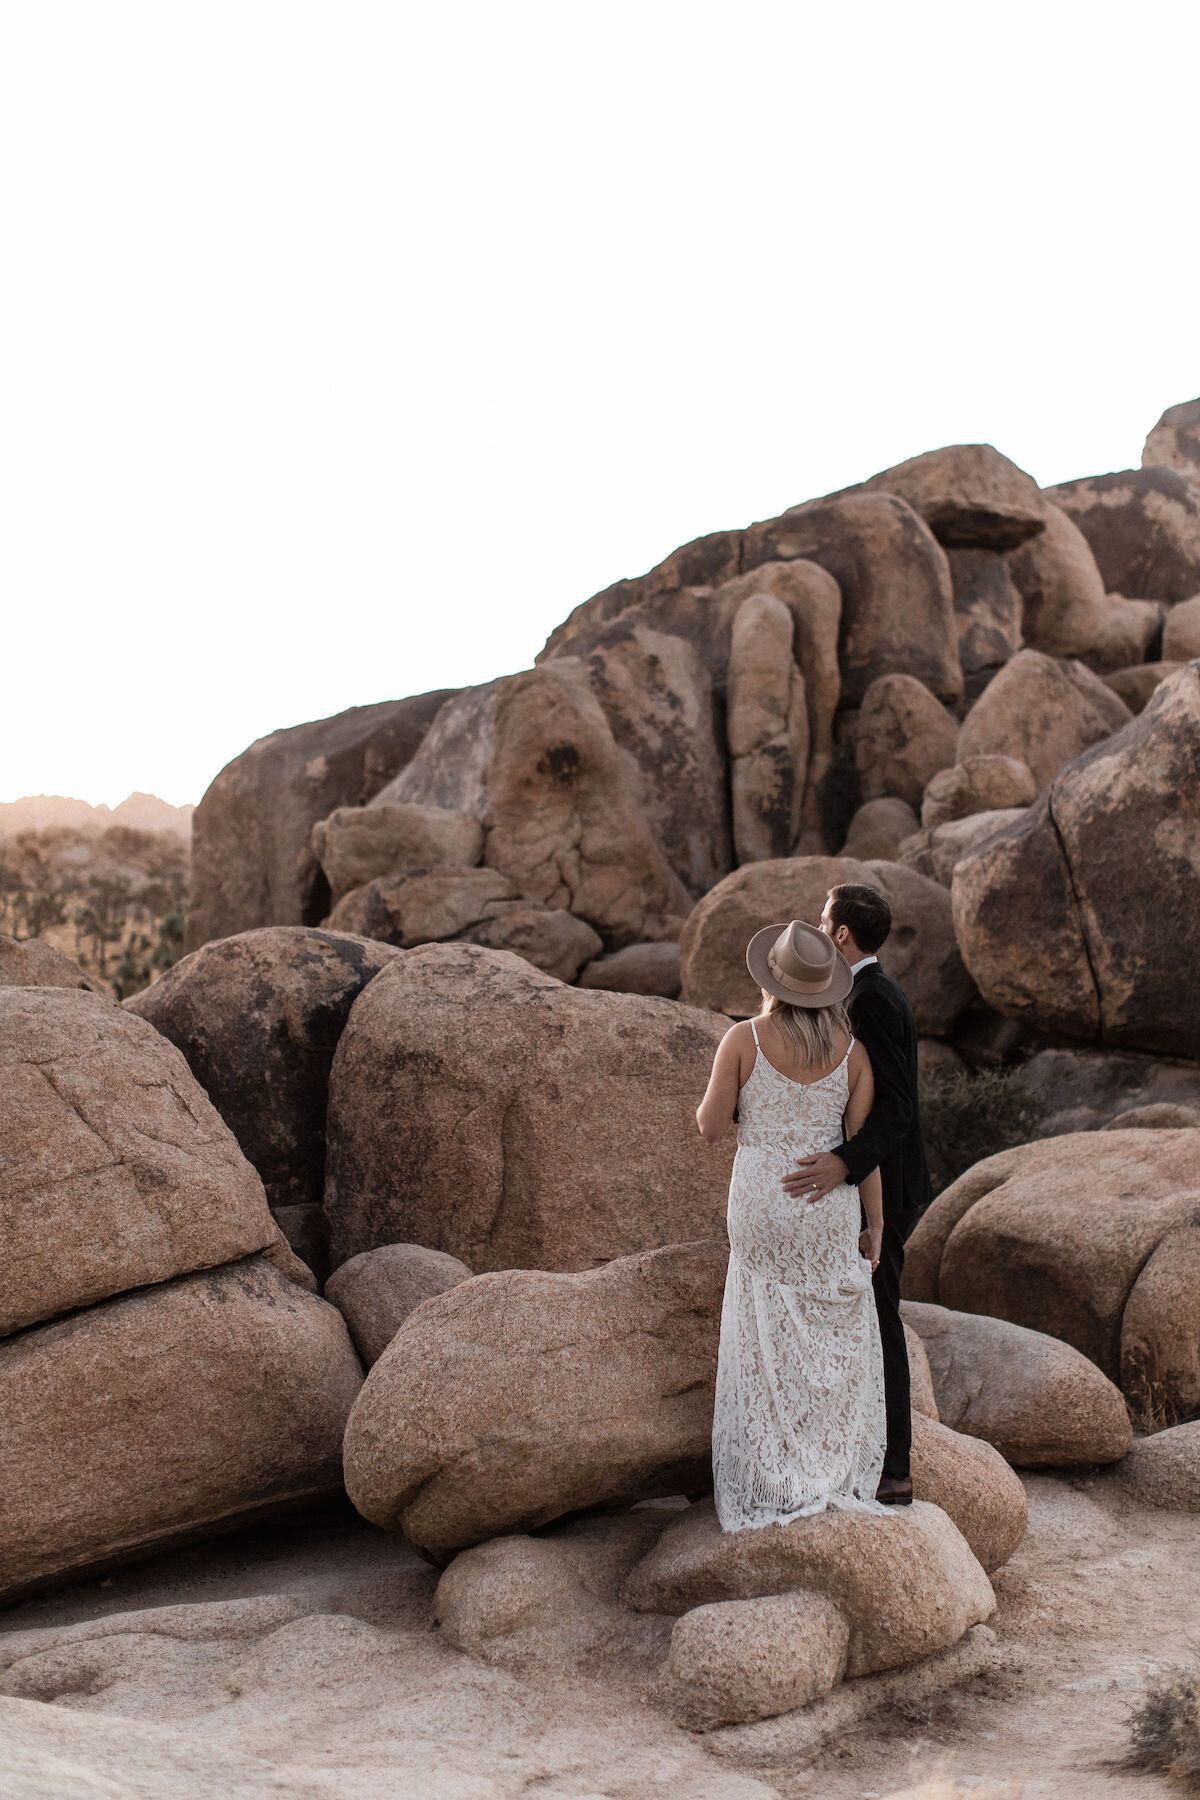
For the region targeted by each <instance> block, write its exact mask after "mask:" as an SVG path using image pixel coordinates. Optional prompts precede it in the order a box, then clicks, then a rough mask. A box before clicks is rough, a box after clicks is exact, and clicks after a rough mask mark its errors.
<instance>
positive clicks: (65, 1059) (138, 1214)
mask: <svg viewBox="0 0 1200 1800" xmlns="http://www.w3.org/2000/svg"><path fill="white" fill-rule="evenodd" d="M0 1088H2V1090H3V1094H4V1104H3V1107H0V1171H2V1175H3V1179H2V1181H0V1234H2V1236H3V1240H4V1243H5V1247H6V1248H5V1254H4V1256H3V1257H2V1258H0V1335H3V1334H5V1333H8V1332H12V1331H16V1330H18V1329H19V1328H20V1327H22V1326H27V1325H31V1324H33V1323H34V1322H35V1321H37V1320H40V1319H48V1318H50V1317H52V1316H53V1315H54V1314H56V1313H64V1312H67V1311H69V1310H70V1309H71V1308H74V1307H81V1306H88V1305H90V1304H91V1303H92V1302H93V1301H96V1300H102V1299H105V1298H106V1297H108V1296H109V1295H112V1294H119V1293H121V1292H122V1291H123V1290H124V1289H126V1288H133V1287H142V1286H147V1285H149V1284H151V1283H155V1282H163V1281H168V1280H170V1279H171V1277H172V1276H176V1275H182V1274H186V1273H187V1272H188V1271H189V1270H193V1269H203V1268H209V1267H211V1266H213V1265H214V1264H217V1263H223V1262H228V1261H231V1260H233V1259H234V1258H236V1257H242V1256H248V1255H250V1254H252V1253H253V1252H254V1251H258V1250H263V1249H265V1248H267V1247H268V1246H270V1245H272V1244H273V1243H274V1242H275V1241H276V1240H277V1238H278V1235H279V1234H278V1232H277V1230H276V1227H275V1225H274V1223H273V1222H272V1219H271V1216H270V1213H269V1212H268V1210H267V1206H266V1201H265V1198H264V1196H263V1190H262V1183H261V1182H260V1181H259V1179H258V1176H257V1175H256V1174H255V1172H254V1170H253V1169H252V1168H251V1167H250V1165H249V1163H248V1162H247V1161H246V1159H245V1158H244V1156H243V1155H242V1153H241V1151H240V1150H239V1149H238V1146H237V1143H236V1142H235V1140H234V1137H233V1134H232V1132H231V1131H230V1130H229V1129H228V1127H227V1126H226V1125H225V1124H223V1123H222V1120H221V1118H220V1117H219V1115H218V1113H217V1112H216V1110H215V1109H214V1107H213V1106H212V1105H211V1104H210V1102H209V1100H208V1098H207V1096H206V1095H205V1093H204V1091H203V1089H202V1088H200V1087H199V1086H198V1084H197V1082H196V1081H195V1079H194V1078H193V1076H192V1074H191V1072H190V1070H189V1069H188V1066H187V1064H186V1063H185V1062H184V1059H183V1057H182V1056H181V1055H180V1054H179V1052H178V1050H176V1049H175V1048H174V1047H173V1046H172V1045H171V1044H169V1043H168V1042H167V1040H166V1039H165V1038H163V1037H160V1036H159V1034H158V1032H156V1031H155V1030H154V1029H153V1028H152V1026H150V1025H148V1024H147V1023H146V1022H145V1021H144V1020H142V1019H135V1018H132V1017H130V1015H129V1014H128V1013H126V1012H123V1011H122V1010H121V1009H120V1008H119V1007H116V1006H114V1005H113V1004H112V1003H111V1001H108V1000H105V999H103V998H101V997H100V996H98V995H93V994H89V993H83V992H79V991H75V990H70V989H66V988H0Z"/></svg>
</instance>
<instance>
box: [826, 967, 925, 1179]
mask: <svg viewBox="0 0 1200 1800" xmlns="http://www.w3.org/2000/svg"><path fill="white" fill-rule="evenodd" d="M905 1027H906V1022H905V1020H904V1018H903V1015H902V1014H901V1013H900V1012H899V1011H898V1009H897V1008H896V1007H895V1006H894V1005H893V1004H892V1002H891V1001H890V1000H889V999H888V998H887V996H886V995H884V994H864V995H863V996H862V999H861V1000H860V1002H859V1004H858V1005H857V1006H856V1007H855V1009H854V1030H855V1036H856V1037H857V1038H858V1041H859V1043H860V1044H861V1045H862V1046H863V1049H864V1050H865V1051H866V1053H867V1055H868V1056H869V1057H870V1059H871V1069H872V1072H873V1073H874V1076H875V1104H874V1106H873V1107H872V1108H871V1111H870V1113H869V1115H868V1117H867V1121H866V1123H865V1124H864V1125H863V1127H862V1129H861V1130H860V1131H856V1132H855V1134H854V1136H853V1137H852V1138H851V1139H850V1140H849V1142H848V1143H845V1144H843V1145H841V1147H840V1148H839V1150H838V1151H837V1155H838V1156H839V1157H840V1158H841V1160H842V1162H843V1163H845V1165H846V1179H847V1180H848V1181H850V1182H853V1184H854V1186H855V1187H857V1186H858V1185H859V1184H860V1182H862V1181H863V1180H864V1179H865V1177H866V1176H868V1175H869V1174H870V1173H871V1170H872V1169H877V1168H878V1167H879V1165H880V1163H881V1162H882V1161H883V1159H884V1157H885V1156H887V1154H888V1152H889V1151H891V1150H894V1149H895V1148H896V1146H897V1145H898V1144H899V1143H900V1142H901V1140H902V1139H903V1137H904V1136H905V1134H906V1133H907V1131H908V1130H909V1128H910V1127H911V1125H912V1122H913V1115H914V1113H915V1111H916V1105H915V1100H914V1096H913V1092H912V1087H911V1084H910V1080H909V1072H908V1059H907V1057H906V1055H905V1039H906V1037H907V1035H908V1034H907V1030H906V1028H905Z"/></svg>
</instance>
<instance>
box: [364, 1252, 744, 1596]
mask: <svg viewBox="0 0 1200 1800" xmlns="http://www.w3.org/2000/svg"><path fill="white" fill-rule="evenodd" d="M725 1261H726V1253H725V1247H724V1245H723V1244H720V1243H701V1244H680V1245H675V1246H673V1247H671V1248H670V1249H665V1250H659V1251H655V1252H652V1253H650V1254H648V1255H645V1256H630V1257H622V1258H618V1259H617V1260H616V1261H614V1262H611V1263H609V1264H607V1265H606V1266H605V1267H604V1268H600V1269H593V1270H589V1271H588V1272H587V1273H586V1274H581V1275H550V1274H545V1273H541V1272H539V1271H536V1270H522V1269H512V1270H507V1271H505V1272H503V1273H498V1274H492V1275H481V1276H478V1277H476V1279H475V1280H473V1281H464V1282H462V1283H461V1284H460V1285H458V1286H456V1287H454V1288H451V1289H450V1290H449V1292H447V1293H444V1294H441V1295H438V1296H436V1297H435V1298H432V1299H428V1300H426V1301H425V1303H424V1305H423V1306H421V1307H419V1308H418V1309H417V1311H416V1312H414V1313H412V1314H410V1315H409V1317H408V1318H407V1319H406V1320H405V1321H404V1323H403V1324H402V1325H401V1326H400V1329H399V1331H398V1332H397V1333H396V1335H395V1337H393V1339H392V1341H391V1343H390V1344H389V1345H388V1347H387V1349H386V1350H385V1351H384V1352H383V1355H382V1356H381V1357H380V1358H379V1361H378V1362H377V1363H376V1364H375V1366H374V1368H373V1369H372V1370H371V1373H370V1375H369V1376H368V1377H367V1381H366V1383H365V1385H364V1387H363V1390H362V1393H361V1395H360V1396H359V1399H358V1401H357V1402H356V1404H355V1407H354V1411H353V1413H352V1414H351V1416H350V1422H349V1425H348V1426H347V1430H346V1443H345V1470H346V1486H347V1490H348V1492H349V1494H350V1497H351V1499H352V1500H353V1501H354V1504H355V1505H356V1506H357V1507H358V1509H359V1511H360V1512H361V1513H363V1514H364V1515H365V1516H366V1517H367V1518H368V1519H371V1520H372V1521H373V1522H374V1523H375V1524H377V1525H382V1526H384V1527H385V1528H387V1529H389V1530H400V1531H403V1532H404V1533H405V1535H406V1536H407V1537H408V1538H409V1539H410V1540H411V1542H412V1543H414V1544H415V1545H416V1546H417V1548H418V1549H419V1550H421V1551H422V1552H423V1553H424V1554H425V1555H427V1556H429V1557H430V1558H432V1559H433V1560H434V1561H440V1562H445V1561H447V1560H448V1559H449V1557H450V1556H451V1555H452V1554H453V1553H454V1552H455V1551H457V1550H461V1549H464V1548H465V1547H466V1546H467V1545H470V1544H477V1543H480V1542H482V1540H483V1539H485V1538H490V1537H496V1536H498V1535H500V1534H502V1533H507V1532H523V1531H529V1530H531V1529H533V1528H534V1527H535V1526H538V1525H544V1524H546V1523H547V1522H548V1521H550V1520H552V1519H556V1518H560V1517H561V1516H562V1515H563V1514H564V1513H567V1512H574V1511H577V1510H578V1509H580V1508H581V1507H586V1506H596V1505H599V1504H601V1503H605V1502H612V1501H635V1500H639V1499H643V1498H646V1497H648V1496H653V1495H656V1494H658V1495H665V1494H677V1493H680V1492H683V1493H689V1492H691V1493H702V1492H703V1491H704V1489H705V1487H706V1486H707V1485H708V1483H709V1482H710V1481H711V1433H712V1409H713V1391H714V1384H715V1380H716V1364H717V1340H718V1335H719V1332H718V1321H719V1316H720V1310H721V1296H722V1292H723V1289H724V1283H725Z"/></svg>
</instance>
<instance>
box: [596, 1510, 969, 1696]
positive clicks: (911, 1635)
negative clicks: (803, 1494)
mask: <svg viewBox="0 0 1200 1800" xmlns="http://www.w3.org/2000/svg"><path fill="white" fill-rule="evenodd" d="M801 1591H802V1592H807V1593H813V1594H819V1595H821V1596H822V1597H823V1598H824V1599H826V1600H828V1601H830V1602H831V1603H832V1604H833V1605H834V1606H836V1607H837V1609H838V1611H839V1612H840V1613H841V1614H842V1616H843V1617H844V1618H845V1620H846V1622H847V1624H848V1625H849V1627H850V1637H849V1644H848V1647H847V1656H846V1674H847V1675H848V1676H855V1675H868V1674H872V1673H873V1672H874V1671H876V1670H879V1669H895V1668H899V1667H901V1666H902V1665H903V1664H905V1663H910V1662H916V1661H918V1660H919V1659H920V1658H921V1657H925V1656H931V1655H933V1653H934V1652H935V1651H937V1650H942V1649H945V1647H946V1646H947V1645H948V1644H954V1643H957V1642H958V1639H959V1638H960V1637H961V1636H962V1635H963V1633H964V1632H965V1631H967V1630H968V1629H969V1628H970V1627H971V1626H972V1625H976V1624H979V1623H980V1622H981V1621H982V1620H984V1619H986V1618H989V1617H990V1616H991V1614H992V1612H993V1611H994V1610H995V1604H996V1603H995V1597H994V1595H993V1594H992V1589H991V1584H990V1582H989V1581H988V1579H987V1576H986V1575H985V1574H984V1572H983V1570H982V1569H981V1568H980V1566H979V1564H978V1562H977V1561H976V1559H975V1557H974V1556H973V1555H972V1554H971V1551H970V1549H969V1548H968V1546H967V1544H966V1542H965V1540H964V1539H963V1537H962V1536H961V1534H960V1533H959V1531H958V1530H957V1529H956V1527H955V1526H954V1525H953V1524H952V1523H951V1521H950V1520H949V1519H948V1518H947V1517H946V1515H945V1513H943V1512H942V1511H940V1509H939V1508H938V1507H936V1506H932V1505H930V1504H929V1503H928V1502H927V1501H919V1500H918V1501H915V1502H914V1503H913V1505H912V1506H911V1507H906V1508H905V1509H904V1510H903V1511H902V1512H900V1511H897V1512H896V1513H894V1514H893V1515H892V1516H891V1517H889V1518H886V1519H885V1518H879V1517H877V1516H875V1515H873V1514H865V1515H864V1514H854V1513H845V1512H825V1513H818V1514H816V1515H815V1516H814V1517H811V1518H806V1519H795V1520H793V1521H792V1522H791V1524H788V1525H777V1526H771V1527H769V1528H768V1529H766V1530H749V1531H725V1532H723V1531H722V1530H721V1527H720V1524H719V1523H718V1520H717V1515H716V1512H715V1510H714V1508H713V1503H712V1501H711V1500H702V1501H699V1502H697V1503H696V1504H695V1505H693V1506H690V1507H688V1509H687V1511H686V1512H684V1513H681V1514H680V1515H679V1517H678V1518H677V1519H676V1520H674V1521H673V1522H672V1523H671V1524H670V1525H668V1527H667V1529H666V1530H665V1531H664V1532H663V1534H662V1536H661V1537H660V1538H659V1540H658V1542H657V1543H656V1544H655V1546H654V1548H653V1549H652V1550H651V1551H650V1552H649V1554H648V1555H647V1556H645V1557H644V1558H643V1559H642V1561H641V1562H640V1563H638V1564H637V1565H636V1566H635V1567H634V1569H633V1570H632V1571H631V1573H630V1574H629V1576H628V1578H627V1580H626V1582H625V1585H624V1588H623V1589H622V1598H623V1600H624V1601H625V1603H626V1605H628V1606H632V1607H634V1608H635V1609H637V1610H638V1611H642V1612H664V1613H674V1614H676V1615H677V1616H678V1615H680V1614H687V1613H690V1612H691V1611H692V1609H693V1608H694V1607H697V1606H712V1605H719V1604H722V1603H723V1602H727V1601H731V1600H753V1599H758V1598H760V1597H765V1596H767V1595H769V1594H787V1593H796V1592H801Z"/></svg>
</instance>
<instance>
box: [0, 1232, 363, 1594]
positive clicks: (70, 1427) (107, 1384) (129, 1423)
mask: <svg viewBox="0 0 1200 1800" xmlns="http://www.w3.org/2000/svg"><path fill="white" fill-rule="evenodd" d="M361 1379H362V1377H361V1371H360V1369H359V1366H358V1359H357V1358H356V1356H355V1355H354V1351H353V1349H352V1348H351V1345H350V1340H349V1338H348V1336H347V1334H346V1328H345V1326H344V1324H343V1323H342V1320H341V1317H340V1315H339V1314H338V1313H337V1312H336V1310H335V1309H334V1308H333V1307H331V1306H326V1305H325V1303H324V1301H322V1300H318V1299H316V1298H315V1297H314V1296H313V1295H311V1294H308V1293H305V1292H304V1291H303V1290H302V1289H300V1288H298V1287H296V1286H294V1285H293V1284H292V1283H291V1282H289V1281H287V1280H285V1279H284V1277H283V1276H281V1275H280V1274H278V1273H277V1271H276V1270H274V1269H273V1268H271V1267H270V1266H269V1265H268V1264H267V1263H265V1262H263V1261H262V1260H260V1259H258V1258H254V1257H251V1258H249V1259H248V1260H246V1261H244V1262H240V1263H236V1264H233V1265H231V1266H226V1267H224V1268H220V1269H212V1270H208V1271H205V1272H203V1273H200V1274H195V1275H186V1276H181V1277H179V1278H178V1279H176V1280H174V1281H165V1282H162V1283H160V1284H159V1285H158V1286H155V1287H148V1288H144V1289H142V1290H140V1291H139V1292H137V1293H134V1294H125V1295H121V1296H118V1297H117V1298H115V1299H112V1300H108V1301H105V1302H104V1303H103V1304H101V1305H99V1306H91V1307H88V1308H86V1309H85V1310H83V1311H81V1312H76V1313H72V1314H71V1315H70V1317H68V1318H66V1319H61V1320H58V1321H56V1322H54V1323H53V1324H48V1325H41V1326H39V1327H38V1328H37V1329H36V1330H33V1331H25V1332H22V1333H21V1334H20V1335H18V1336H17V1337H13V1338H9V1339H8V1340H7V1341H6V1342H4V1343H2V1344H0V1387H2V1388H3V1392H4V1409H3V1415H2V1418H0V1464H2V1465H3V1467H4V1469H5V1471H6V1475H5V1482H4V1492H3V1512H4V1517H3V1521H2V1525H0V1594H3V1595H9V1594H14V1593H17V1592H20V1591H21V1590H22V1589H24V1588H26V1587H27V1586H28V1585H29V1584H30V1583H33V1582H38V1581H42V1580H45V1579H46V1578H47V1577H49V1576H52V1575H62V1574H64V1573H65V1572H66V1571H68V1570H71V1569H77V1568H82V1567H87V1566H89V1565H92V1564H95V1563H100V1562H104V1561H106V1560H110V1559H113V1558H119V1557H121V1556H125V1555H128V1554H129V1553H130V1552H131V1551H133V1550H138V1551H143V1552H144V1551H146V1550H148V1549H150V1548H151V1547H153V1546H155V1545H160V1544H167V1543H170V1542H171V1541H173V1540H175V1539H178V1538H179V1537H181V1536H183V1535H185V1534H187V1533H197V1534H198V1533H202V1532H204V1531H213V1530H225V1529H228V1528H229V1527H230V1526H231V1525H234V1524H237V1523H240V1522H242V1521H243V1520H246V1519H250V1518H253V1517H255V1516H256V1515H257V1514H260V1513H263V1512H266V1511H269V1510H272V1509H274V1508H277V1507H278V1506H280V1505H282V1504H284V1503H285V1502H288V1501H292V1500H296V1499H300V1498H306V1497H308V1496H312V1495H317V1494H325V1493H335V1492H337V1490H338V1489H339V1487H340V1485H341V1441H342V1432H343V1429H344V1426H345V1422H346V1418H347V1415H348V1414H349V1411H350V1407H351V1404H352V1402H353V1400H354V1397H355V1395H356V1393H357V1391H358V1388H359V1385H360V1382H361Z"/></svg>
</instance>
